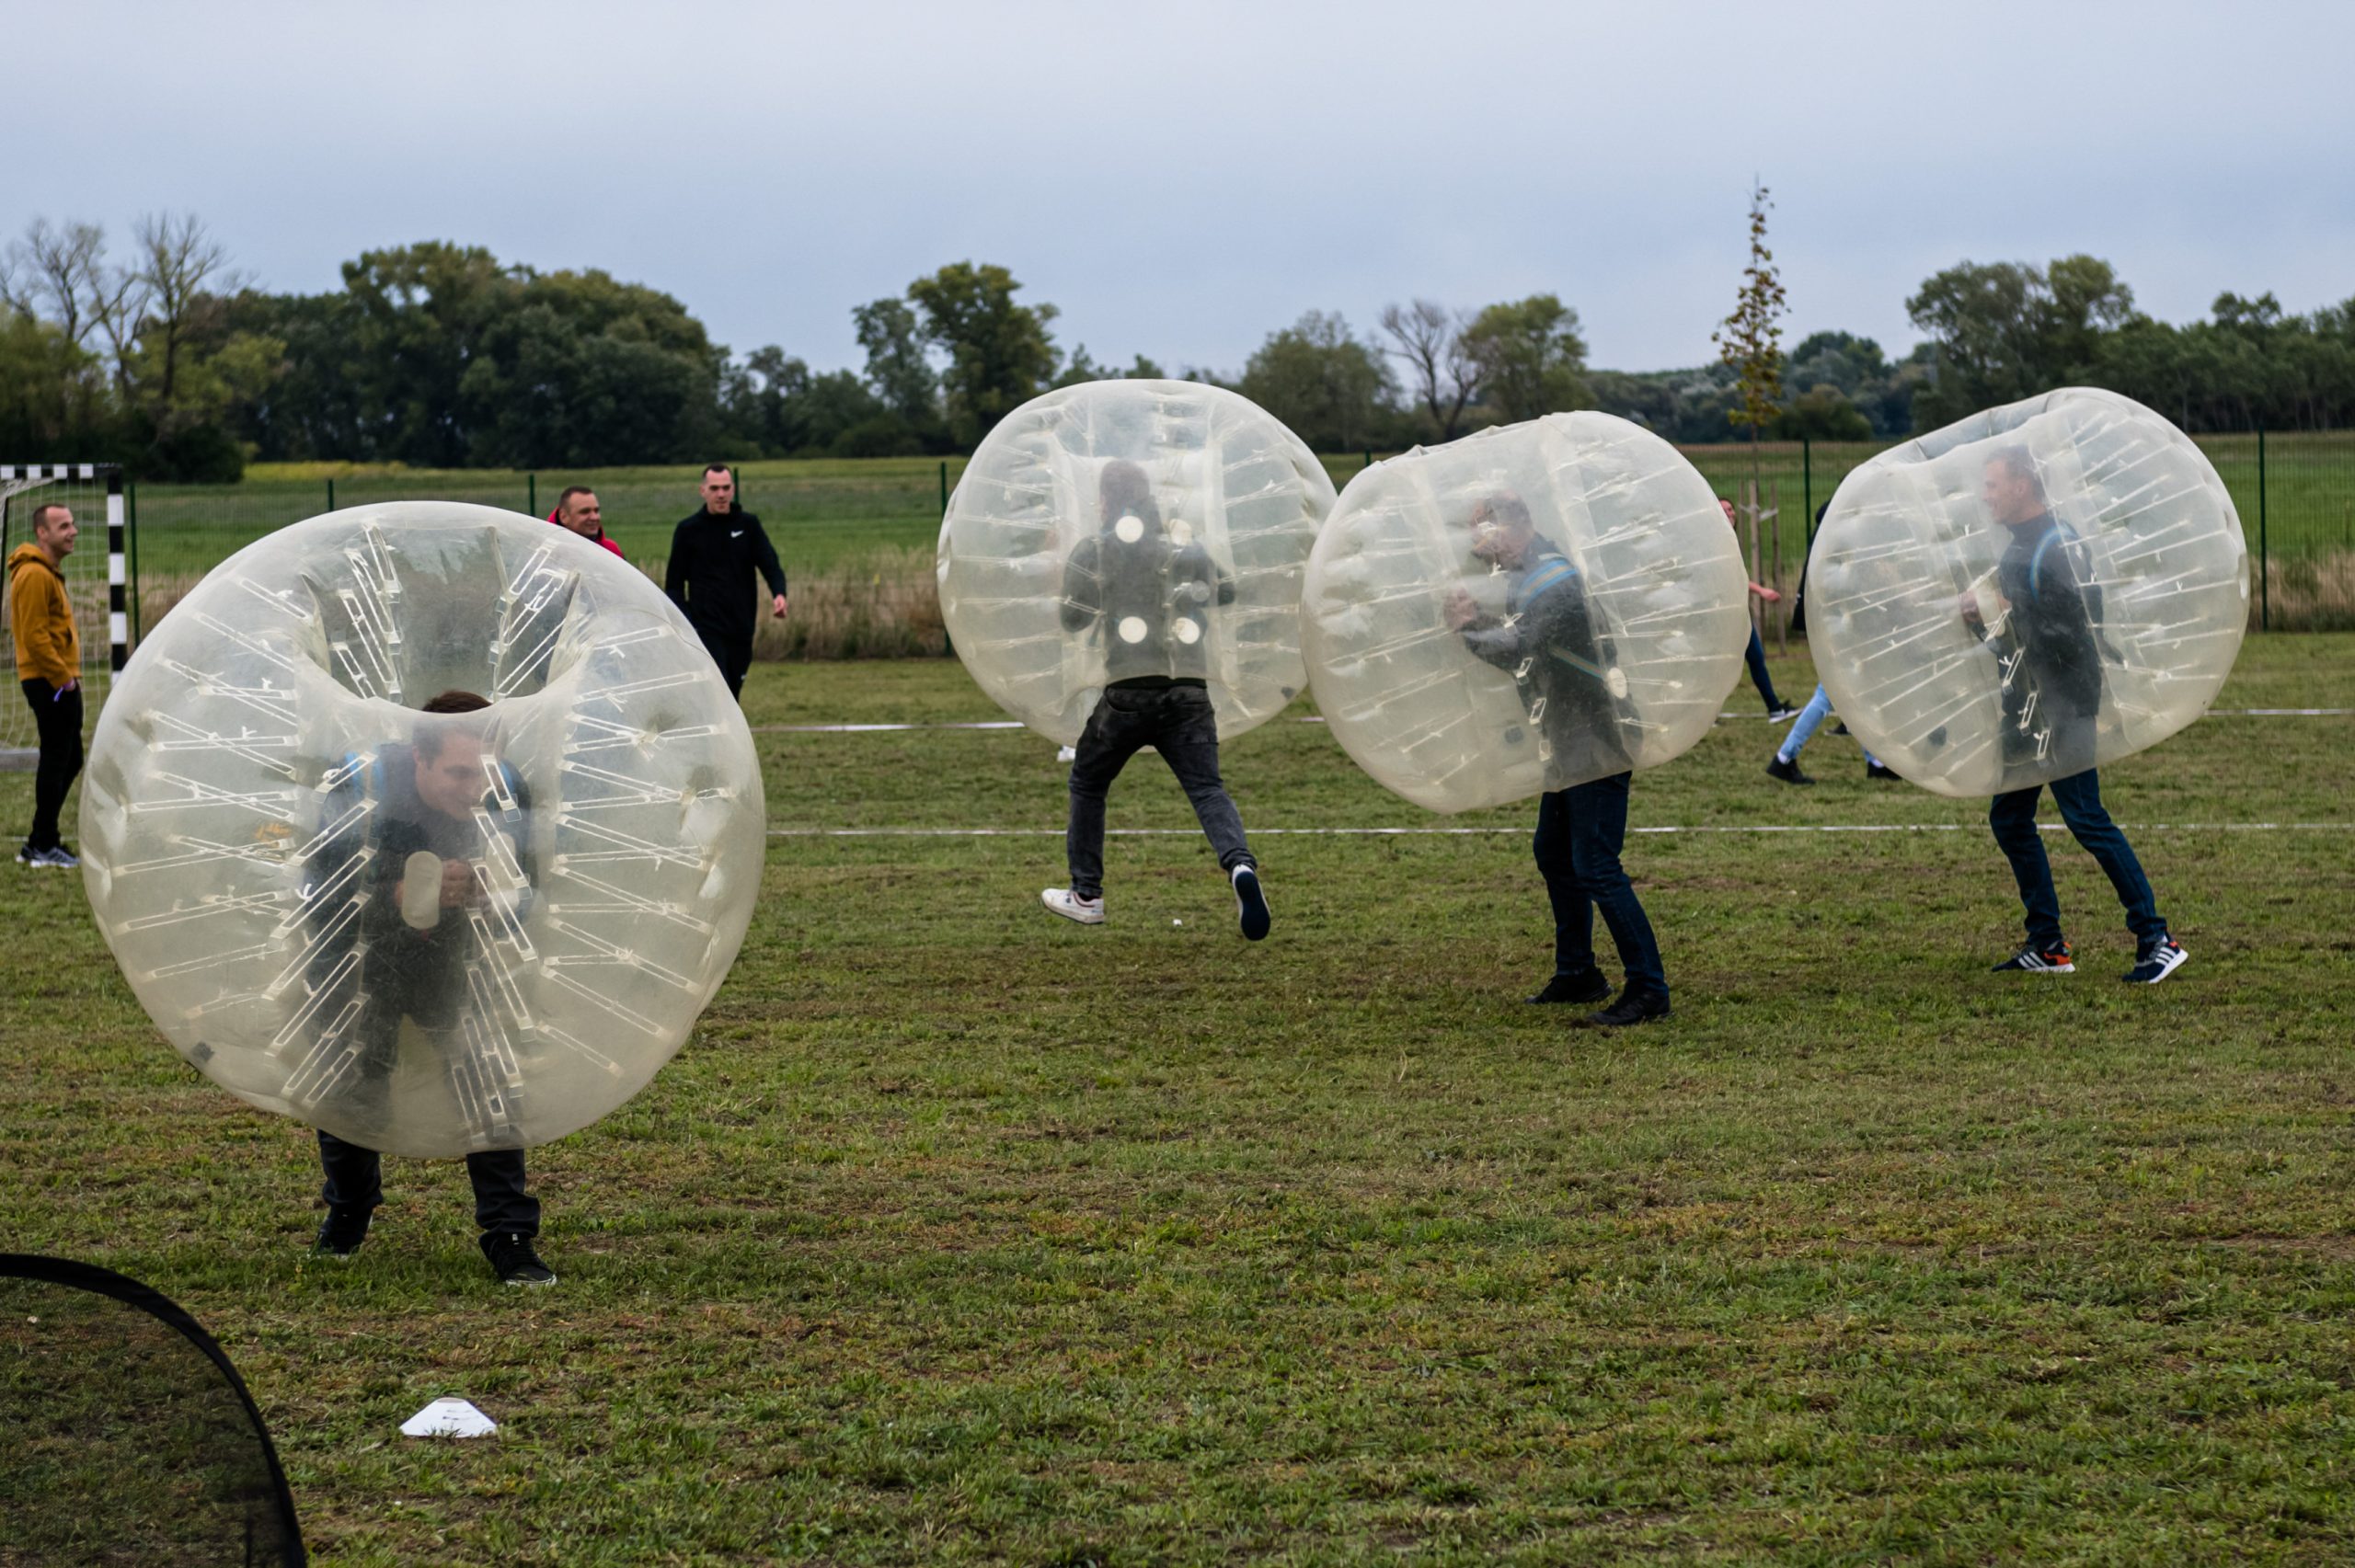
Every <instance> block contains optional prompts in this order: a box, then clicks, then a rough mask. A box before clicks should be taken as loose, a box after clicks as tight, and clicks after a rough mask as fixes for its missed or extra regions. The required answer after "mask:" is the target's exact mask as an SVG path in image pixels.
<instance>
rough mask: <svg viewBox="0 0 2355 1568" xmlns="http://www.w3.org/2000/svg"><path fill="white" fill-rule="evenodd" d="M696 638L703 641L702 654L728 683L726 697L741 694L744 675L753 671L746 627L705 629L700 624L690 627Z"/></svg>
mask: <svg viewBox="0 0 2355 1568" xmlns="http://www.w3.org/2000/svg"><path fill="white" fill-rule="evenodd" d="M690 624H692V625H693V626H694V627H695V635H696V636H698V637H700V638H702V639H703V647H704V651H705V652H706V653H708V654H709V655H711V662H712V663H714V664H716V665H718V666H719V673H720V676H721V677H722V678H723V679H724V680H726V681H727V682H728V694H729V696H731V697H741V696H742V695H743V694H744V672H745V671H746V670H750V669H752V627H750V626H745V627H741V628H738V627H735V626H707V625H705V624H703V623H702V622H700V621H695V622H692V623H690Z"/></svg>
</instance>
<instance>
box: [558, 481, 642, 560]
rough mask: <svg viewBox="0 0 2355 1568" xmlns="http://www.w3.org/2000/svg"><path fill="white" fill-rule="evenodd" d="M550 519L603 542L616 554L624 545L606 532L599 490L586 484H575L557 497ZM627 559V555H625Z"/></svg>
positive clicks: (560, 525)
mask: <svg viewBox="0 0 2355 1568" xmlns="http://www.w3.org/2000/svg"><path fill="white" fill-rule="evenodd" d="M548 521H550V522H553V523H555V524H556V525H557V527H559V528H569V529H570V530H572V532H575V533H578V534H579V535H580V537H581V538H583V539H586V540H588V541H589V542H590V543H592V544H603V546H604V547H605V548H606V549H608V550H611V551H612V552H613V553H614V554H615V555H621V553H622V547H621V546H620V545H618V544H615V543H614V541H613V537H612V535H610V534H608V533H607V532H605V513H604V509H603V508H602V507H600V506H598V504H597V492H596V491H594V490H592V489H591V488H590V487H589V486H586V485H575V486H571V487H570V488H569V489H567V490H566V491H565V492H564V494H563V495H561V496H558V497H557V498H556V510H554V511H552V512H550V513H548ZM625 559H626V557H625Z"/></svg>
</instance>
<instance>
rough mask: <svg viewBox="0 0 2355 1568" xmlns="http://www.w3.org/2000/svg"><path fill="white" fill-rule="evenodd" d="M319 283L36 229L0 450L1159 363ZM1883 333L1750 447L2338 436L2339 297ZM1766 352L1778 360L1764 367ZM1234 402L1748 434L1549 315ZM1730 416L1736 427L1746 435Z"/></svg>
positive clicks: (929, 325)
mask: <svg viewBox="0 0 2355 1568" xmlns="http://www.w3.org/2000/svg"><path fill="white" fill-rule="evenodd" d="M341 272H342V286H341V287H340V288H339V289H336V290H332V291H329V292H325V293H319V294H293V293H272V292H267V291H265V290H263V289H260V288H258V287H257V286H256V285H255V284H254V283H253V281H252V280H250V279H248V278H247V277H246V276H244V275H243V274H242V273H240V272H238V271H237V270H236V269H235V268H234V267H233V266H232V265H231V263H230V258H229V256H228V254H227V252H226V250H225V248H224V246H222V245H221V244H220V243H219V241H218V240H216V239H215V238H214V237H213V235H211V234H210V233H209V232H208V230H207V229H206V227H205V225H204V224H203V223H201V222H200V221H199V220H198V219H196V218H194V217H193V216H187V215H178V216H175V215H165V216H161V217H152V218H144V219H142V220H141V221H140V222H139V223H136V224H134V225H133V226H132V233H131V244H130V246H129V247H128V255H127V257H126V258H123V259H120V260H118V259H117V258H115V257H114V255H113V253H112V252H111V251H110V248H109V241H108V237H107V235H106V234H105V232H104V231H103V230H102V229H101V228H99V227H98V225H96V224H92V223H58V224H52V223H49V222H48V221H46V220H41V219H37V220H35V221H34V222H33V223H31V224H30V225H29V227H28V228H27V229H26V231H25V233H24V234H23V235H21V236H20V237H19V238H18V239H17V240H16V241H15V242H14V243H12V244H10V245H9V246H7V247H6V250H5V251H0V455H6V456H7V457H8V458H10V459H11V460H12V461H33V462H38V461H44V460H54V459H67V458H72V459H90V458H111V459H114V460H117V461H121V462H125V463H127V464H130V465H131V466H132V469H133V471H134V472H136V473H139V474H141V475H148V476H155V477H167V478H180V479H194V480H228V479H234V478H236V476H237V475H239V474H240V473H241V472H242V471H243V468H244V465H245V464H246V463H247V462H248V461H264V462H284V461H304V460H340V461H354V462H368V463H404V464H410V465H412V466H419V467H475V466H482V467H520V468H563V467H589V466H601V465H607V464H659V463H674V462H688V461H697V460H703V459H707V458H709V457H712V456H715V455H717V456H722V457H729V458H752V457H793V456H821V455H822V456H840V457H867V456H894V455H914V454H922V453H932V452H940V453H948V452H967V451H971V448H972V446H973V444H974V443H975V442H976V441H979V440H980V439H981V438H982V435H983V434H984V433H985V432H986V431H987V430H988V429H990V427H991V426H993V425H994V424H995V423H996V422H997V421H998V420H999V419H1000V418H1004V417H1005V415H1006V414H1007V413H1008V412H1009V411H1011V410H1012V409H1013V408H1015V407H1017V406H1019V405H1020V404H1021V403H1023V402H1024V401H1026V400H1028V398H1030V397H1032V396H1035V395H1037V394H1038V393H1040V392H1041V391H1043V390H1045V389H1047V388H1049V387H1053V386H1063V385H1069V384H1072V383H1077V382H1083V381H1094V380H1102V379H1109V378H1115V377H1122V376H1146V377H1158V376H1162V375H1165V374H1168V373H1170V372H1166V371H1165V370H1164V368H1163V367H1162V366H1161V365H1159V364H1156V363H1155V362H1154V361H1152V360H1150V359H1148V358H1146V357H1145V356H1143V355H1142V354H1139V355H1137V356H1136V357H1134V358H1133V359H1132V361H1130V362H1128V363H1127V364H1124V365H1111V364H1102V363H1098V362H1097V361H1096V359H1095V358H1094V357H1093V356H1092V355H1091V354H1090V353H1089V351H1088V349H1087V347H1086V345H1085V344H1080V345H1077V346H1076V347H1074V349H1071V350H1070V351H1069V352H1066V351H1064V349H1063V348H1062V347H1061V346H1060V345H1059V344H1058V343H1057V342H1056V340H1055V337H1054V333H1053V324H1054V322H1055V320H1056V317H1057V312H1056V310H1055V307H1054V306H1053V305H1051V304H1049V303H1031V302H1028V301H1026V300H1024V299H1022V298H1020V297H1019V296H1020V295H1021V293H1022V284H1021V283H1020V282H1019V281H1018V280H1017V279H1016V278H1015V277H1014V275H1013V274H1012V273H1011V272H1010V271H1009V270H1008V269H1005V268H1004V267H1000V266H994V265H990V264H986V263H975V262H971V261H960V262H956V263H953V264H951V265H948V266H946V267H943V268H941V269H939V270H938V271H936V272H934V273H931V274H929V275H927V276H925V277H923V278H919V279H916V280H913V282H911V283H910V284H909V285H908V286H907V288H906V289H905V291H903V292H901V293H899V294H894V295H888V296H886V297H884V298H881V299H878V300H874V301H872V302H870V303H867V304H863V305H860V306H858V307H857V308H856V309H855V310H854V311H853V312H852V313H851V314H852V320H853V325H854V326H855V327H856V332H857V338H858V342H859V345H860V348H861V349H862V351H863V352H864V354H865V357H866V362H865V364H864V366H863V367H861V368H859V369H856V370H851V369H837V370H826V371H819V370H813V369H811V367H810V365H809V364H808V363H807V362H806V361H803V360H802V359H800V358H799V357H798V356H796V355H793V354H791V353H789V352H787V350H786V349H784V348H783V347H781V346H778V345H774V344H771V345H766V346H764V347H762V348H758V349H753V350H752V351H751V352H749V353H745V354H742V355H738V354H735V353H732V352H730V350H729V349H728V348H727V347H725V346H723V345H720V344H718V343H715V342H714V341H713V340H712V338H711V336H710V334H709V333H708V331H707V330H706V328H705V327H704V326H703V324H702V323H701V322H700V321H698V320H697V319H696V318H695V315H693V314H692V313H691V312H690V311H689V310H688V309H687V307H686V306H685V305H684V304H683V303H680V302H679V301H678V300H676V299H674V298H672V296H671V295H669V294H666V293H663V292H660V291H659V290H655V289H650V288H647V287H645V286H644V285H642V284H637V283H627V282H623V281H619V280H615V278H613V277H612V276H611V275H610V274H608V273H605V272H603V271H600V270H596V269H586V270H582V271H577V272H576V271H569V270H559V271H551V272H543V271H540V270H537V269H534V268H531V267H526V266H519V265H514V264H510V263H503V262H501V261H500V260H499V259H498V258H496V257H495V256H493V255H492V254H491V253H490V252H489V251H488V250H486V249H484V248H482V247H481V246H460V245H454V244H449V243H445V242H440V241H432V242H427V243H423V244H419V245H409V246H396V247H392V248H388V249H384V250H372V251H368V252H365V253H363V254H362V255H361V256H360V257H358V258H356V259H354V260H351V261H348V262H345V263H344V264H343V266H342V269H341ZM1906 308H1907V312H1908V315H1909V316H1910V317H1911V319H1912V321H1913V325H1914V326H1916V327H1917V328H1918V329H1919V330H1921V331H1922V332H1923V333H1924V341H1923V342H1922V343H1921V344H1919V345H1918V346H1917V347H1915V348H1914V349H1913V351H1912V352H1911V353H1909V354H1908V355H1906V356H1905V357H1904V358H1903V359H1901V360H1898V361H1891V360H1890V358H1889V357H1888V356H1887V355H1886V354H1885V353H1884V352H1883V350H1882V349H1881V348H1880V346H1879V345H1878V343H1876V342H1874V341H1873V340H1872V339H1871V338H1862V337H1858V336H1856V335H1855V334H1852V333H1848V332H1841V331H1826V332H1818V333H1815V334H1814V335H1812V336H1810V337H1809V338H1806V339H1805V340H1804V341H1802V342H1800V343H1799V344H1798V347H1797V348H1796V349H1793V350H1791V352H1790V353H1789V354H1788V355H1787V356H1785V357H1783V358H1782V359H1781V360H1780V361H1779V362H1778V366H1777V369H1778V372H1779V389H1778V392H1777V395H1776V398H1775V403H1774V405H1773V406H1772V408H1771V410H1768V411H1765V412H1764V422H1763V424H1762V425H1761V426H1760V432H1761V433H1762V434H1763V436H1765V437H1766V438H1767V439H1770V440H1774V439H1785V440H1787V439H1796V438H1799V437H1808V438H1811V439H1816V440H1857V441H1863V440H1872V439H1881V440H1891V439H1896V438H1900V437H1902V436H1905V435H1907V434H1910V433H1913V432H1915V431H1918V430H1924V429H1933V428H1935V427H1936V426H1937V425H1939V424H1942V423H1945V422H1947V420H1950V419H1953V418H1959V417H1960V416H1962V415H1964V414H1967V413H1970V412H1971V411H1972V410H1974V409H1977V408H1982V407H1985V406H1989V405H1991V404H1995V403H2002V402H2006V401H2010V400H2012V399H2014V398H2017V397H2023V396H2027V395H2029V394H2031V393H2033V392H2037V391H2039V390H2044V389H2047V388H2050V387H2052V386H2058V385H2065V384H2073V383H2074V384H2089V385H2097V386H2107V387H2110V388H2113V389H2114V390H2117V391H2119V392H2123V393H2125V394H2127V395H2129V396H2132V397H2135V398H2137V399H2139V400H2140V401H2142V402H2143V403H2146V404H2148V405H2150V406H2153V407H2154V408H2157V409H2158V410H2160V411H2161V412H2163V413H2165V414H2166V415H2168V416H2169V417H2170V418H2174V419H2176V420H2177V422H2178V423H2180V424H2181V425H2183V427H2184V428H2185V429H2188V430H2193V431H2209V430H2224V429H2249V428H2252V427H2254V426H2257V425H2258V424H2260V423H2261V424H2263V425H2264V426H2266V427H2267V428H2269V429H2318V428H2336V427H2339V426H2344V425H2347V424H2349V423H2350V422H2355V299H2350V300H2349V301H2348V302H2346V303H2341V304H2338V305H2335V306H2330V307H2326V308H2325V309H2322V310H2318V311H2315V312H2314V313H2313V314H2312V315H2291V314H2288V313H2285V312H2284V311H2283V310H2282V308H2281V306H2280V303H2279V302H2278V301H2276V300H2275V298H2274V297H2273V295H2271V294H2270V293H2266V294H2261V295H2258V296H2257V298H2255V299H2245V298H2242V297H2241V296H2239V295H2235V294H2231V293H2226V294H2223V295H2220V296H2219V297H2218V298H2217V300H2216V302H2215V305H2214V308H2213V317H2212V319H2211V320H2208V321H2201V322H2193V323H2190V324H2188V325H2185V326H2171V325H2169V324H2167V323H2165V322H2161V321H2156V320H2154V319H2153V318H2151V317H2150V316H2148V315H2144V314H2142V312H2140V311H2138V310H2136V309H2135V307H2134V303H2133V295H2132V292H2131V290H2130V289H2129V288H2128V286H2127V285H2126V283H2125V282H2124V280H2121V279H2119V277H2118V275H2117V273H2116V271H2115V269H2112V268H2111V267H2110V266H2109V264H2108V263H2107V262H2104V261H2101V260H2098V259H2097V258H2093V257H2089V256H2072V257H2064V258H2061V259H2058V260H2055V261H2053V262H2051V263H2050V264H2049V265H2046V266H2040V267H2039V266H2036V265H2032V264H2028V263H2023V262H1999V263H1992V264H1988V263H1975V262H1964V263H1961V264H1960V265H1959V266H1956V267H1953V268H1949V269H1947V270H1945V271H1942V272H1939V273H1937V274H1936V275H1935V276H1933V277H1931V278H1930V279H1928V280H1925V281H1924V283H1923V284H1922V286H1921V288H1920V290H1919V292H1916V293H1915V294H1914V295H1913V297H1912V298H1910V299H1909V300H1908V301H1907V302H1906ZM1777 352H1779V350H1777ZM1177 373H1178V374H1181V375H1183V376H1186V377H1188V378H1190V379H1194V380H1199V381H1205V382H1212V383H1217V384H1221V385H1226V386H1231V387H1233V388H1235V390H1237V391H1239V392H1241V393H1242V394H1243V395H1246V396H1247V397H1249V398H1251V399H1252V400H1253V401H1255V402H1257V403H1258V404H1260V405H1261V406H1264V407H1266V408H1268V409H1269V411H1270V412H1271V413H1273V414H1275V415H1276V416H1277V417H1279V418H1281V419H1283V420H1284V422H1285V423H1286V424H1288V425H1289V426H1291V427H1292V429H1294V430H1296V431H1297V432H1299V434H1300V435H1301V437H1302V438H1303V439H1304V440H1305V441H1307V442H1308V443H1309V444H1310V445H1311V446H1313V447H1315V448H1316V449H1317V450H1319V451H1324V452H1356V451H1361V450H1367V449H1373V448H1380V449H1384V450H1396V449H1398V448H1402V447H1405V446H1408V445H1412V444H1415V443H1417V442H1427V441H1447V440H1453V439H1454V438H1455V437H1457V436H1459V435H1463V434H1465V433H1467V432H1468V431H1471V430H1474V429H1480V428H1482V427H1484V426H1487V425H1491V424H1499V423H1510V422H1513V421H1517V420H1522V419H1527V418H1536V417H1537V416H1539V415H1543V414H1546V413H1552V412H1556V411H1559V410H1567V409H1578V408H1599V409H1603V410H1604V411H1606V412H1609V413H1614V414H1618V415H1621V416H1624V417H1626V418H1631V419H1634V420H1637V422H1639V423H1641V424H1644V425H1646V426H1648V427H1649V428H1650V429H1654V430H1657V431H1659V432H1660V434H1661V435H1663V436H1666V437H1667V438H1669V439H1670V440H1671V441H1683V442H1699V441H1724V440H1727V439H1729V436H1730V435H1731V434H1732V433H1733V426H1734V424H1735V423H1736V422H1738V421H1746V420H1747V419H1748V418H1750V415H1749V414H1746V413H1745V412H1744V400H1743V395H1742V390H1741V388H1740V385H1739V384H1738V377H1737V372H1735V370H1734V369H1733V368H1732V367H1731V366H1729V365H1728V364H1726V363H1723V362H1716V363H1711V364H1707V365H1702V366H1696V367H1693V368H1690V369H1685V370H1672V371H1663V372H1646V373H1634V372H1619V371H1606V370H1599V369H1593V368H1591V367H1590V366H1589V365H1588V363H1587V344H1586V339H1585V337H1584V334H1583V331H1582V328H1581V326H1580V320H1579V315H1578V312H1577V310H1576V309H1575V308H1573V307H1572V306H1571V305H1569V304H1568V303H1564V302H1563V301H1562V299H1561V298H1560V297H1559V296H1558V295H1557V294H1553V293H1540V294H1533V295H1531V296H1529V297H1528V298H1525V299H1522V300H1514V301H1504V302H1499V303H1492V304H1488V305H1486V306H1481V307H1476V308H1468V309H1467V308H1455V307H1452V306H1450V305H1447V304H1445V303H1442V302H1439V301H1434V300H1429V299H1415V300H1411V301H1407V302H1404V303H1396V304H1392V305H1390V306H1388V307H1386V308H1385V309H1384V310H1383V311H1382V312H1381V313H1380V315H1379V317H1378V319H1377V322H1376V325H1375V327H1374V329H1373V331H1371V332H1361V331H1359V330H1358V329H1356V328H1354V327H1352V326H1351V325H1350V323H1349V321H1348V320H1347V319H1346V318H1344V317H1343V316H1342V315H1339V314H1338V313H1333V312H1326V311H1317V310H1312V311H1309V312H1307V313H1305V314H1304V315H1302V316H1301V317H1300V318H1299V319H1298V320H1297V321H1295V322H1293V323H1292V325H1291V326H1284V327H1281V328H1279V329H1277V330H1275V331H1273V332H1270V333H1269V335H1268V336H1267V338H1266V339H1265V340H1264V341H1263V342H1262V343H1261V344H1260V345H1259V347H1258V349H1257V350H1255V351H1254V352H1253V353H1252V355H1251V356H1250V358H1249V359H1248V360H1247V361H1246V363H1245V364H1244V366H1243V367H1242V369H1241V371H1240V372H1230V373H1224V374H1222V373H1218V372H1212V371H1209V370H1205V369H1202V368H1200V367H1187V368H1185V369H1183V370H1182V371H1180V372H1177ZM1752 412H1759V411H1757V410H1752Z"/></svg>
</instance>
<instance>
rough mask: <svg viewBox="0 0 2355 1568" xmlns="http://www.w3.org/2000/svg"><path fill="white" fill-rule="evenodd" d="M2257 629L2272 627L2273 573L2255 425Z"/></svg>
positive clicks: (2261, 444)
mask: <svg viewBox="0 0 2355 1568" xmlns="http://www.w3.org/2000/svg"><path fill="white" fill-rule="evenodd" d="M2272 629H2273V573H2272V570H2271V567H2270V565H2269V562H2268V560H2267V556H2266V548H2265V427H2264V426H2263V425H2262V424H2260V425H2258V426H2257V630H2258V631H2260V632H2269V631H2271V630H2272Z"/></svg>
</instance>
